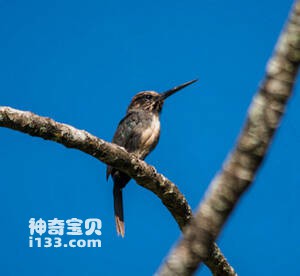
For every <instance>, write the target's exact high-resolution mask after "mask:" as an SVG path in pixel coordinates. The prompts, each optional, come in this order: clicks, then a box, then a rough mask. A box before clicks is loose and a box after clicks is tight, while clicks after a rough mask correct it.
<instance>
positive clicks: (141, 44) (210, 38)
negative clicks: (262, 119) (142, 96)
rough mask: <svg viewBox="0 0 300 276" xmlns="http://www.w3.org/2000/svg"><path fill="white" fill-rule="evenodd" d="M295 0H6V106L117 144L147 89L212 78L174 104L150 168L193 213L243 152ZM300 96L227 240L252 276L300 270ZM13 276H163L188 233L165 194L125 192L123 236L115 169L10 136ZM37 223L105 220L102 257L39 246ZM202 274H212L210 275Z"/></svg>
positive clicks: (2, 11) (2, 83)
mask: <svg viewBox="0 0 300 276" xmlns="http://www.w3.org/2000/svg"><path fill="white" fill-rule="evenodd" d="M291 4H292V1H291V0H288V1H287V0H280V1H279V0H277V1H276V0H275V1H274V0H261V1H259V2H257V1H256V2H255V1H246V2H245V1H237V0H229V1H226V2H224V1H216V0H209V1H197V0H190V1H181V0H172V1H171V0H166V1H156V0H155V1H134V0H130V1H120V0H119V1H96V0H87V1H70V0H60V1H55V0H52V1H33V0H28V1H20V0H0V96H1V98H0V99H1V100H0V104H1V105H8V106H11V107H14V108H18V109H22V110H30V111H32V112H35V113H37V114H39V115H43V116H49V117H52V118H54V119H55V120H57V121H59V122H65V123H68V124H71V125H74V126H75V127H77V128H80V129H85V130H87V131H89V132H91V133H93V134H95V135H97V136H99V137H101V138H103V139H106V140H110V139H111V137H112V136H113V133H114V131H115V128H116V126H117V124H118V122H119V120H120V119H121V118H122V116H123V115H124V113H125V110H126V107H127V105H128V103H129V101H130V99H131V97H132V96H133V95H134V94H135V93H137V92H138V91H141V90H145V89H152V90H157V91H163V90H166V89H169V88H171V87H173V86H175V85H178V84H180V83H182V82H185V81H188V80H190V79H193V78H195V77H199V79H200V80H199V82H198V83H196V84H194V85H193V86H191V87H189V88H187V89H185V90H183V91H182V92H180V93H179V94H177V95H176V96H174V97H173V98H171V99H169V100H168V102H167V103H166V104H165V107H164V111H163V114H162V133H161V140H160V143H159V145H158V147H157V149H156V150H155V151H154V152H153V153H152V154H151V156H149V158H148V159H147V161H148V162H149V163H150V164H153V165H154V166H156V167H157V169H158V171H159V172H161V173H163V174H165V175H166V176H167V177H168V178H170V179H171V180H172V181H174V182H175V183H176V184H177V185H178V186H179V188H180V190H181V191H182V192H183V193H184V194H185V196H186V198H187V199H188V201H189V203H190V205H191V206H192V208H193V209H195V208H196V207H197V204H198V202H199V201H200V200H201V198H202V197H203V193H204V192H205V190H206V188H207V186H208V184H209V182H210V181H211V179H212V177H213V176H214V175H215V174H216V172H217V171H218V170H219V168H220V166H221V164H222V162H223V160H224V158H225V157H226V155H227V153H228V151H229V150H230V149H231V148H232V146H233V144H234V142H235V140H236V137H237V135H238V133H239V131H240V128H241V125H242V123H243V122H244V118H245V114H246V111H247V108H248V105H249V103H250V101H251V99H252V97H253V95H254V93H255V91H256V90H257V87H258V84H259V82H260V80H261V79H262V76H263V75H264V70H265V64H266V62H267V60H268V58H269V56H270V54H271V53H272V50H273V46H274V44H275V42H276V40H277V36H278V34H279V33H280V31H281V28H282V26H283V23H284V22H285V19H286V16H287V14H288V11H289V9H290V7H291ZM299 92H300V91H299V89H298V93H297V89H296V93H295V95H294V97H293V98H292V100H291V102H290V103H289V106H288V109H287V114H286V116H285V118H284V120H283V123H282V125H281V127H280V130H279V132H278V133H277V135H276V138H275V140H274V143H273V145H272V148H271V151H270V153H269V155H268V156H267V160H266V162H265V163H264V165H263V167H262V169H261V170H260V172H259V174H258V177H257V181H256V182H255V184H254V185H253V187H251V189H250V190H249V192H248V193H247V194H246V195H245V196H244V197H243V198H242V200H241V201H240V204H239V205H238V207H237V209H236V210H235V212H234V214H233V215H232V216H231V218H230V220H229V221H228V223H227V224H226V226H225V228H224V231H223V232H222V235H221V237H220V238H219V241H218V243H219V245H220V247H221V248H222V250H223V252H224V253H225V255H226V257H227V258H228V260H229V261H230V263H231V264H232V265H233V266H234V267H235V269H236V270H237V271H238V272H239V274H240V275H288V274H290V275H291V274H292V275H297V274H300V267H299V265H298V264H299V257H300V252H299V250H300V249H299V248H300V237H299V227H300V218H299V193H300V186H299V183H300V176H299V154H300V147H299V142H300V130H299V128H298V126H299V123H300V111H299V105H300V98H299ZM0 142H1V145H0V167H1V177H0V181H1V196H0V209H1V212H0V218H1V227H0V244H1V246H0V248H1V249H0V253H1V254H0V255H1V258H0V273H1V275H32V276H35V275H152V274H153V273H154V271H155V270H156V269H157V267H158V266H159V264H160V263H161V261H162V259H163V258H164V256H165V255H166V254H167V252H168V251H169V248H170V247H171V246H172V245H173V244H174V242H175V241H176V240H177V238H178V237H179V235H180V231H179V229H178V227H177V225H176V223H175V221H174V220H173V218H172V217H171V215H170V214H169V213H168V211H167V210H166V208H165V207H164V206H163V205H162V204H161V202H160V200H159V199H157V197H156V196H154V195H153V194H152V193H151V192H149V191H147V190H145V189H143V188H141V187H140V186H138V185H136V184H135V183H134V181H132V182H130V184H129V185H128V187H127V188H126V190H125V193H124V194H125V195H124V197H125V199H124V200H125V216H126V237H125V239H121V238H118V237H117V236H116V233H115V225H114V219H113V208H112V205H113V203H112V183H111V181H110V182H109V183H107V182H106V181H105V165H104V164H102V163H100V162H99V161H97V160H96V159H93V158H92V157H90V156H88V155H86V154H83V153H82V152H80V151H76V150H71V149H66V148H64V147H63V146H61V145H59V144H56V143H53V142H49V141H44V140H41V139H39V138H32V137H30V136H27V135H25V134H22V133H18V132H15V131H12V130H9V129H4V128H0ZM31 217H35V218H43V219H51V218H54V217H58V218H60V219H69V218H72V217H77V218H80V219H85V218H90V217H98V218H101V219H102V221H103V228H102V233H103V234H102V237H101V239H102V248H98V249H91V248H75V249H70V248H59V249H57V248H43V249H41V248H29V247H28V236H29V228H28V220H29V219H30V218H31ZM199 274H200V275H210V273H209V272H208V270H207V269H206V268H205V267H204V266H202V268H201V270H200V272H199Z"/></svg>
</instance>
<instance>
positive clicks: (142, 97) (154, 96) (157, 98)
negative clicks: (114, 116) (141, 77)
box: [127, 91, 164, 113]
mask: <svg viewBox="0 0 300 276" xmlns="http://www.w3.org/2000/svg"><path fill="white" fill-rule="evenodd" d="M163 103H164V100H163V98H162V96H161V94H159V93H157V92H155V91H142V92H140V93H138V94H136V95H135V96H134V97H133V99H132V101H131V103H130V105H129V107H128V110H127V112H128V111H131V110H134V109H138V110H145V111H148V112H154V113H160V112H161V110H162V107H163Z"/></svg>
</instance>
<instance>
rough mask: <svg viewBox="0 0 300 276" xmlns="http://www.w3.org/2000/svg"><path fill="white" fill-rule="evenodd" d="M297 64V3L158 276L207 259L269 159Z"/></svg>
mask: <svg viewBox="0 0 300 276" xmlns="http://www.w3.org/2000/svg"><path fill="white" fill-rule="evenodd" d="M299 63H300V1H296V2H295V6H294V9H293V11H292V13H291V15H290V18H289V21H288V24H287V26H286V28H285V30H284V32H283V33H282V34H281V36H280V38H279V41H278V44H277V47H276V50H275V53H274V55H273V57H272V59H271V60H270V61H269V64H268V67H267V71H266V77H265V79H264V81H263V83H262V85H261V87H260V89H259V91H258V93H257V95H256V96H255V97H254V99H253V102H252V104H251V106H250V109H249V112H248V118H247V120H246V124H245V126H244V129H243V131H242V133H241V135H240V137H239V139H238V141H237V144H236V146H235V148H234V150H233V151H232V152H231V154H230V156H229V158H228V159H227V161H225V163H224V165H223V168H222V170H221V172H220V173H219V174H218V175H217V176H216V177H215V179H214V180H213V181H212V183H211V185H210V187H209V191H208V193H207V194H206V197H205V198H204V200H203V202H202V203H201V205H200V206H199V209H198V211H197V213H196V216H195V218H193V219H192V221H191V223H190V225H189V226H188V227H186V228H185V229H184V237H183V239H182V240H180V241H179V242H178V244H177V246H176V247H175V248H174V249H173V250H172V251H171V253H170V255H169V257H168V258H167V260H166V262H165V263H164V265H163V266H162V267H161V268H160V271H159V275H164V276H165V275H181V276H184V275H191V274H192V273H193V272H194V271H195V270H196V269H197V268H198V266H199V264H200V262H201V261H205V260H207V258H208V257H209V256H210V254H211V253H210V252H211V251H212V250H213V246H212V245H213V242H214V241H215V239H216V238H217V237H218V235H219V233H220V231H221V229H222V227H223V226H224V223H225V222H226V220H227V219H228V216H229V215H230V213H231V212H232V210H233V208H234V207H235V205H236V203H237V202H238V200H239V198H240V197H241V195H242V194H243V193H244V192H245V191H246V190H247V188H249V186H250V185H251V183H252V182H253V180H254V177H255V175H256V173H257V170H258V169H259V167H260V164H261V162H262V161H263V159H264V157H265V155H266V153H267V150H268V148H269V146H270V144H271V141H272V138H273V135H274V133H275V131H276V129H277V128H278V126H279V123H280V120H281V117H282V115H283V113H284V110H285V107H286V104H287V101H288V99H289V98H290V96H291V94H292V89H293V86H294V81H295V79H296V76H297V72H298V67H299Z"/></svg>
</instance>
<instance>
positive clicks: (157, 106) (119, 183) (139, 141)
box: [106, 79, 197, 237]
mask: <svg viewBox="0 0 300 276" xmlns="http://www.w3.org/2000/svg"><path fill="white" fill-rule="evenodd" d="M196 81H197V79H194V80H191V81H188V82H185V83H183V84H181V85H179V86H175V87H173V88H172V89H169V90H167V91H165V92H162V93H158V92H155V91H141V92H139V93H137V94H136V95H135V96H134V97H133V98H132V100H131V102H130V104H129V106H128V108H127V112H126V114H125V117H124V118H123V119H122V120H121V121H120V122H119V125H118V127H117V130H116V132H115V134H114V136H113V139H112V143H114V144H117V145H119V146H121V147H124V148H125V149H126V150H127V151H128V152H129V153H133V154H134V155H135V156H137V157H138V158H139V159H142V160H144V159H145V158H146V156H147V155H148V154H149V153H150V152H151V151H152V150H153V149H154V148H155V147H156V145H157V144H158V141H159V137H160V113H161V111H162V108H163V105H164V102H165V100H166V99H167V98H168V97H170V96H171V95H173V94H174V93H176V92H177V91H179V90H181V89H183V88H185V87H187V86H188V85H191V84H192V83H194V82H196ZM109 176H111V177H112V180H113V183H114V186H113V198H114V214H115V224H116V231H117V234H118V235H121V236H122V237H124V235H125V224H124V212H123V194H122V190H123V188H124V187H125V186H126V184H127V183H128V182H129V181H130V179H131V178H130V176H128V175H127V174H126V173H124V172H122V171H120V170H117V169H115V168H113V167H111V166H109V165H108V166H107V170H106V179H107V180H108V178H109Z"/></svg>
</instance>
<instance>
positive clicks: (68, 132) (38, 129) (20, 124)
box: [0, 106, 234, 275]
mask: <svg viewBox="0 0 300 276" xmlns="http://www.w3.org/2000/svg"><path fill="white" fill-rule="evenodd" d="M1 126H2V127H7V128H11V129H14V130H18V131H21V132H23V133H27V134H29V135H31V136H37V137H41V138H43V139H46V140H52V141H55V142H57V143H60V144H62V145H64V146H66V147H68V148H74V149H78V150H81V151H83V152H85V153H87V154H89V155H91V156H93V157H95V158H97V159H98V160H100V161H102V162H104V163H106V164H108V165H111V166H113V167H115V168H117V169H120V170H122V171H124V172H126V173H127V174H128V175H130V176H131V177H132V178H133V179H135V180H136V182H137V183H138V184H140V185H141V186H143V187H144V188H147V189H148V190H150V191H152V192H153V193H155V194H156V195H157V196H158V197H159V198H160V199H161V201H162V202H163V204H164V205H165V206H166V207H167V208H168V210H169V211H170V213H171V214H172V216H173V217H174V219H175V220H176V222H177V223H178V225H179V227H180V229H182V228H183V227H184V226H185V225H186V224H187V223H188V222H189V221H190V219H191V216H192V211H191V208H190V206H189V205H188V203H187V200H186V199H185V197H184V196H183V195H182V194H181V192H180V191H179V190H178V188H177V187H176V186H175V184H174V183H172V182H171V181H170V180H168V179H167V178H166V177H164V176H163V175H161V174H158V173H157V172H156V170H155V168H154V167H152V166H150V165H148V164H146V163H145V162H144V161H142V160H140V159H138V158H137V157H136V156H134V155H133V154H129V153H128V152H127V151H126V150H125V149H124V148H122V147H119V146H117V145H115V144H112V143H108V142H106V141H104V140H102V139H99V138H97V137H95V136H93V135H91V134H90V133H88V132H86V131H84V130H78V129H76V128H74V127H72V126H70V125H66V124H61V123H58V122H55V121H54V120H52V119H50V118H46V117H41V116H38V115H35V114H33V113H31V112H25V111H20V110H16V109H13V108H10V107H4V106H2V107H0V127H1ZM207 265H208V266H209V267H210V269H211V270H212V272H213V273H214V272H215V271H219V269H220V268H221V269H222V271H223V272H224V274H222V275H234V274H231V273H229V272H232V271H233V269H232V268H231V267H230V265H229V264H228V262H227V261H226V259H225V257H224V256H223V255H222V253H221V251H220V250H219V248H218V247H217V245H214V250H213V252H212V255H211V257H210V258H209V259H208V261H207Z"/></svg>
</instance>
